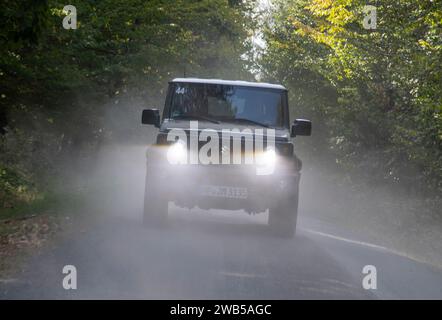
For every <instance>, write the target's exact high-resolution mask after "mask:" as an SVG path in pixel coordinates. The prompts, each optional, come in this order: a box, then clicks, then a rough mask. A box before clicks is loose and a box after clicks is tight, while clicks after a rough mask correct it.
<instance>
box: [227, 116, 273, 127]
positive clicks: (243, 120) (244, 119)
mask: <svg viewBox="0 0 442 320" xmlns="http://www.w3.org/2000/svg"><path fill="white" fill-rule="evenodd" d="M229 121H237V122H247V123H251V124H256V125H258V126H261V127H264V128H269V127H270V126H269V125H268V124H265V123H261V122H258V121H254V120H250V119H246V118H236V119H232V120H229Z"/></svg>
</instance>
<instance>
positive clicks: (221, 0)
mask: <svg viewBox="0 0 442 320" xmlns="http://www.w3.org/2000/svg"><path fill="white" fill-rule="evenodd" d="M66 4H67V3H65V2H62V1H58V0H48V1H37V2H35V3H34V2H32V3H29V2H28V1H24V0H19V1H9V0H8V1H6V4H4V5H3V9H2V11H1V13H0V83H1V85H0V127H1V130H0V134H1V136H0V137H1V140H0V149H1V155H0V165H1V167H2V168H11V170H12V171H13V172H22V173H23V174H24V175H26V177H27V179H28V180H29V181H34V182H35V183H36V187H37V188H38V189H40V190H41V189H44V188H45V185H47V184H48V180H50V179H51V176H58V175H59V174H60V171H62V170H63V167H62V166H61V164H63V163H66V162H72V161H73V159H75V158H77V157H79V156H93V154H94V153H95V151H96V149H97V148H98V147H99V146H100V144H101V143H103V142H104V141H106V140H109V139H118V138H119V137H121V136H122V135H123V133H122V132H121V131H124V130H125V131H126V132H125V133H126V136H125V137H127V136H130V135H131V134H133V131H131V130H132V128H134V127H136V125H138V124H139V114H140V111H141V109H142V108H143V107H146V106H148V105H156V106H160V105H158V101H162V100H163V99H164V94H165V92H164V88H165V86H166V85H167V81H168V80H170V79H171V78H173V77H176V76H182V75H183V73H184V72H186V74H187V76H210V77H226V78H243V79H247V78H250V77H251V76H250V73H248V72H247V70H246V68H245V65H244V64H243V61H242V58H241V55H242V54H243V53H245V52H246V50H247V46H248V42H247V41H246V40H247V37H248V28H251V26H252V25H253V23H252V21H250V20H248V19H247V18H246V16H247V13H248V12H249V11H250V9H251V6H252V1H250V2H243V1H227V0H210V1H209V0H202V1H197V0H176V1H169V0H151V1H145V0H123V1H121V0H118V1H117V0H103V1H88V0H74V1H71V2H70V4H71V5H74V6H75V7H76V9H77V26H78V28H77V29H76V30H65V29H64V28H63V26H62V21H63V18H64V17H65V15H66V13H65V12H63V7H64V6H65V5H66ZM123 102H124V103H123ZM115 110H116V111H115ZM112 112H114V115H115V114H117V115H121V117H119V123H114V124H113V126H109V125H108V124H109V121H107V120H108V119H106V117H107V115H108V114H109V113H112ZM115 112H116V113H115ZM135 114H136V115H137V116H136V118H135V116H133V115H135ZM125 119H130V121H132V122H131V123H130V125H128V126H124V125H122V123H124V120H125ZM122 128H124V129H122ZM115 130H120V131H119V132H118V133H117V134H115V133H114V131H115ZM8 172H9V171H8ZM8 175H9V174H8ZM14 179H15V178H13V180H14ZM2 181H3V180H2ZM8 181H10V179H9V178H8ZM8 186H9V185H5V184H2V185H1V186H0V189H2V190H6V189H7V188H9V187H8ZM8 190H9V191H8V192H12V189H8ZM14 190H15V189H14ZM1 200H2V201H3V200H4V199H1ZM0 202H1V201H0Z"/></svg>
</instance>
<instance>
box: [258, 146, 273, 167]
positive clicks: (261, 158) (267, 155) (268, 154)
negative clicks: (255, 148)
mask: <svg viewBox="0 0 442 320" xmlns="http://www.w3.org/2000/svg"><path fill="white" fill-rule="evenodd" d="M275 162H276V152H275V150H274V149H273V148H268V149H267V150H266V151H264V152H263V153H261V154H258V155H257V156H256V163H257V164H258V165H261V166H268V165H274V164H275Z"/></svg>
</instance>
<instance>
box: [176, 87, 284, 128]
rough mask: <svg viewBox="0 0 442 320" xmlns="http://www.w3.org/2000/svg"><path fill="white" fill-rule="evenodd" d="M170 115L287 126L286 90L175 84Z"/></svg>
mask: <svg viewBox="0 0 442 320" xmlns="http://www.w3.org/2000/svg"><path fill="white" fill-rule="evenodd" d="M170 90H171V93H170V94H171V96H170V105H169V113H168V115H169V118H172V119H179V118H185V119H192V118H194V119H196V120H206V121H212V122H221V121H224V122H238V123H241V124H254V125H261V126H265V127H285V126H286V121H285V117H284V114H285V108H286V98H285V92H284V91H283V90H278V89H268V88H254V87H246V86H230V85H220V84H203V83H173V84H171V89H170Z"/></svg>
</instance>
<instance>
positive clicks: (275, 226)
mask: <svg viewBox="0 0 442 320" xmlns="http://www.w3.org/2000/svg"><path fill="white" fill-rule="evenodd" d="M297 218H298V192H296V193H295V194H293V195H292V198H291V199H286V201H284V200H282V201H280V202H278V203H277V204H275V205H273V206H272V207H270V208H269V220H268V224H269V227H270V229H271V231H272V233H274V234H275V235H277V236H280V237H284V238H293V237H294V236H295V232H296V220H297Z"/></svg>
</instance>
